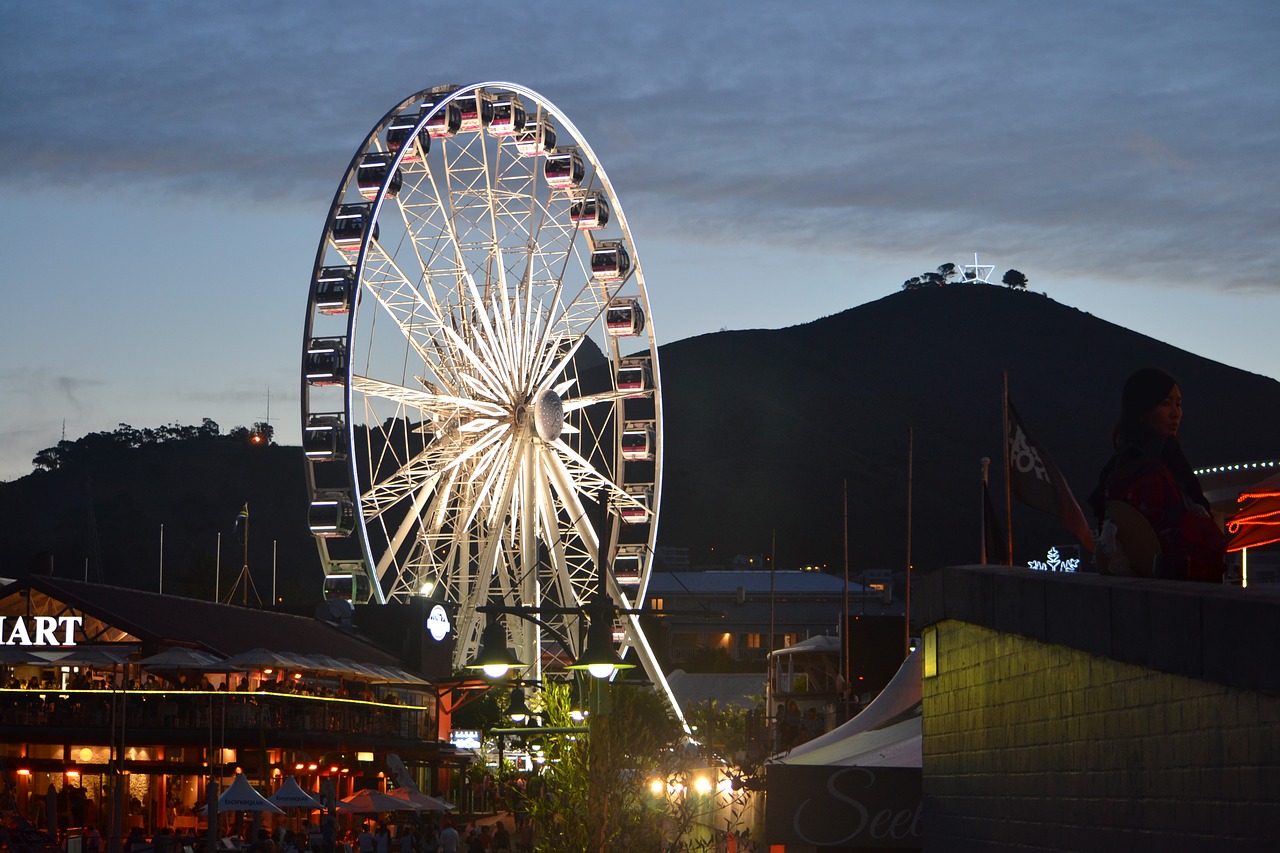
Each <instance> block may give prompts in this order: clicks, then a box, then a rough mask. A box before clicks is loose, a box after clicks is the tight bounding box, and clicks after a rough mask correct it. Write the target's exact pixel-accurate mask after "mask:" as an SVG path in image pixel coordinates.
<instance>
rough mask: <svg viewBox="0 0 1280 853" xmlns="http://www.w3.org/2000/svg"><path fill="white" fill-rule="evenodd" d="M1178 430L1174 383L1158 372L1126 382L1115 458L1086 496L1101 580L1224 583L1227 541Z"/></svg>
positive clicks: (1178, 403) (1138, 374) (1179, 420)
mask: <svg viewBox="0 0 1280 853" xmlns="http://www.w3.org/2000/svg"><path fill="white" fill-rule="evenodd" d="M1181 423H1182V389H1181V388H1179V387H1178V382H1177V380H1175V379H1174V378H1173V377H1172V376H1170V375H1169V374H1168V373H1166V372H1165V371H1163V370H1160V369H1158V368H1155V367H1145V368H1143V369H1141V370H1138V371H1135V372H1134V373H1133V374H1132V375H1130V376H1129V378H1128V379H1127V380H1126V381H1125V383H1124V391H1123V393H1122V394H1121V401H1120V422H1119V423H1118V424H1117V425H1116V428H1115V431H1114V433H1113V435H1112V439H1113V443H1114V445H1115V455H1114V456H1112V457H1111V460H1110V461H1109V462H1107V464H1106V466H1105V467H1104V468H1103V469H1102V474H1101V475H1100V476H1099V478H1098V486H1097V488H1095V489H1094V490H1093V493H1092V494H1091V495H1090V496H1089V504H1090V506H1092V507H1093V511H1094V514H1095V516H1096V517H1097V519H1098V524H1099V530H1100V535H1099V558H1098V561H1099V568H1100V570H1101V571H1103V572H1104V573H1106V574H1136V575H1141V576H1144V577H1157V578H1168V579H1172V580H1193V581H1206V582H1209V583H1222V576H1223V572H1224V558H1225V555H1226V547H1227V542H1226V537H1225V536H1223V534H1222V530H1221V529H1220V528H1219V527H1218V524H1217V522H1216V521H1214V519H1213V516H1212V515H1210V514H1209V501H1208V500H1207V499H1206V498H1205V496H1204V492H1203V491H1202V490H1201V488H1200V483H1199V481H1198V480H1197V479H1196V476H1195V473H1194V472H1193V471H1192V468H1191V463H1189V462H1188V461H1187V458H1186V456H1184V455H1183V453H1182V445H1181V444H1180V443H1179V441H1178V428H1179V426H1180V425H1181ZM1139 517H1140V518H1139ZM1142 520H1145V522H1146V525H1145V526H1144V525H1143V524H1142ZM1144 539H1145V540H1147V542H1146V543H1145V544H1143V540H1144Z"/></svg>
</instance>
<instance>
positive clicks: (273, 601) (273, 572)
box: [271, 539, 277, 607]
mask: <svg viewBox="0 0 1280 853" xmlns="http://www.w3.org/2000/svg"><path fill="white" fill-rule="evenodd" d="M276 542H277V540H275V539H272V540H271V606H272V607H275V606H276Z"/></svg>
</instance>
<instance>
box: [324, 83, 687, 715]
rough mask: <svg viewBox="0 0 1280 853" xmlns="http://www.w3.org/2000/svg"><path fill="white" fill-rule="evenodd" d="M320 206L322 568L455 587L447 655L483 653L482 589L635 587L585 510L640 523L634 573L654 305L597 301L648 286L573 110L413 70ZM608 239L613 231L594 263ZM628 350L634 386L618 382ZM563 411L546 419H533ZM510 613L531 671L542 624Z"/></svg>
mask: <svg viewBox="0 0 1280 853" xmlns="http://www.w3.org/2000/svg"><path fill="white" fill-rule="evenodd" d="M424 108H425V110H426V111H425V112H424ZM393 131H395V132H394V133H393ZM392 169H394V170H395V171H394V172H392V171H391V170H392ZM379 170H380V171H379ZM329 216H330V221H329V223H328V224H327V226H326V229H325V234H324V236H323V238H322V240H321V242H320V245H319V247H318V248H317V254H316V262H315V266H314V267H313V281H312V290H311V295H310V297H309V301H308V312H309V313H308V322H307V326H306V329H305V333H304V334H305V340H306V342H307V349H306V351H305V355H304V365H305V369H304V382H303V405H302V414H303V426H304V429H305V430H307V432H304V436H306V441H305V442H304V444H306V445H307V466H308V467H307V476H308V485H309V487H310V488H311V489H312V492H313V495H314V497H313V503H312V513H313V519H318V521H316V520H313V531H314V532H315V533H316V536H317V541H318V544H319V548H320V552H321V558H322V562H323V564H324V567H325V572H326V575H329V576H331V578H330V579H331V580H332V579H333V578H336V577H340V576H350V574H351V566H352V564H353V562H354V560H355V559H358V560H359V561H360V563H361V564H362V565H363V567H364V568H363V570H364V573H365V574H367V575H368V577H367V578H366V581H367V584H366V585H365V587H364V589H363V590H360V589H357V588H354V587H353V588H352V590H351V592H350V593H349V594H350V595H352V597H354V596H355V595H360V596H361V600H367V599H368V600H376V601H378V602H384V601H386V600H388V599H389V598H390V599H401V598H407V597H409V596H411V595H414V594H416V593H417V592H418V591H419V590H420V589H421V588H423V586H424V584H426V583H428V582H430V583H434V584H438V586H437V589H438V590H439V594H440V595H442V596H444V597H445V598H446V599H447V600H449V601H451V602H454V603H456V605H457V607H458V608H459V610H458V626H459V627H458V629H459V632H460V633H459V639H458V643H457V644H456V645H455V651H454V655H455V657H454V663H455V665H458V664H461V662H463V661H465V660H468V659H469V658H470V657H472V656H473V655H474V653H475V651H476V648H477V645H478V642H479V637H480V633H481V632H480V629H481V626H482V625H483V624H484V622H485V621H486V620H485V617H484V615H483V614H481V613H480V612H479V611H478V610H476V608H478V607H482V606H484V605H485V604H489V603H491V600H498V601H502V602H504V603H506V604H508V605H512V606H515V605H524V606H532V607H537V606H538V605H539V603H540V602H548V603H551V602H555V603H558V604H561V605H564V606H572V607H579V606H581V604H582V603H583V602H584V601H586V600H587V599H588V598H589V596H590V595H591V594H593V591H594V590H595V589H596V588H597V585H598V584H599V583H600V582H602V581H605V582H607V583H608V584H609V592H610V594H611V595H613V596H614V598H615V599H616V600H630V599H629V598H627V594H628V593H630V592H631V591H632V589H633V587H632V586H631V585H624V587H619V586H618V584H617V582H616V580H615V579H604V578H601V576H600V572H601V571H602V569H601V567H602V566H606V565H609V564H611V562H612V560H613V557H614V553H612V552H613V551H616V550H617V549H618V548H619V547H620V546H619V545H618V543H617V541H615V540H616V539H617V538H618V537H616V536H615V537H612V538H611V540H610V541H606V542H603V543H601V542H598V541H597V539H598V536H599V535H601V534H598V533H597V531H596V530H594V529H593V525H592V519H593V518H594V516H595V515H596V513H595V510H594V507H596V506H601V507H603V508H604V509H605V511H606V512H608V513H610V514H612V515H614V516H615V517H617V516H622V517H623V520H625V521H643V522H644V524H641V525H640V526H637V527H631V528H628V530H629V532H630V533H631V534H632V535H631V537H630V538H629V539H628V540H627V542H628V544H627V546H626V547H632V546H633V545H635V544H639V546H640V551H641V553H642V555H643V556H642V558H641V560H642V564H641V575H640V576H641V579H642V580H641V584H643V583H645V580H644V579H645V578H647V577H648V570H649V562H650V560H651V559H652V558H651V554H652V551H653V545H654V541H655V536H656V532H655V531H656V527H657V526H656V524H655V523H654V521H655V519H656V510H657V506H658V491H659V487H660V480H661V477H660V475H661V453H662V445H661V438H660V437H661V435H662V431H661V420H662V410H661V392H660V381H659V371H658V364H657V344H656V340H655V338H654V336H653V332H652V328H651V326H643V327H642V326H640V325H638V324H633V325H634V328H631V329H621V330H620V329H619V328H618V326H617V325H616V321H615V323H614V324H613V325H610V324H609V322H608V319H607V317H606V314H607V313H608V312H609V311H610V309H611V307H613V306H614V305H616V304H618V300H622V299H626V300H629V304H634V305H635V306H636V310H638V311H641V312H642V313H643V315H644V316H645V317H646V318H648V313H649V306H648V301H647V296H646V295H645V289H644V281H643V276H642V275H641V273H640V265H639V260H638V258H636V257H635V249H634V244H633V242H632V239H631V233H630V230H629V228H628V226H627V223H626V219H625V216H624V215H623V213H622V209H621V207H620V205H619V204H618V202H617V199H616V196H615V195H614V193H613V188H612V186H611V185H610V183H609V180H608V177H607V176H606V175H605V172H604V170H603V168H602V167H601V165H600V163H599V161H598V159H597V158H596V156H595V154H594V152H592V151H591V149H590V147H589V146H587V144H586V142H585V141H584V140H583V139H582V137H581V135H580V134H579V132H578V130H577V128H575V127H574V126H573V124H572V123H571V122H570V121H569V120H568V118H567V117H566V116H564V114H563V113H561V112H560V111H559V110H558V109H556V108H555V107H553V106H552V105H550V104H549V103H548V102H546V101H545V99H543V98H542V97H541V96H539V95H537V94H536V93H535V92H532V91H531V90H528V89H526V88H524V87H522V86H517V85H514V84H509V83H479V84H473V85H469V86H462V87H441V88H438V89H431V90H424V91H423V92H419V93H418V94H416V95H414V96H413V97H411V98H409V99H407V100H405V101H403V102H401V103H400V104H399V105H398V106H397V107H396V108H395V109H394V110H392V111H391V112H390V113H388V117H387V119H386V120H385V121H384V122H383V123H381V124H380V125H379V126H378V127H375V128H374V130H373V132H372V133H371V134H370V135H369V137H368V139H367V141H366V144H365V145H364V146H363V148H362V150H361V151H359V152H358V153H357V156H356V157H355V158H354V159H353V160H352V166H351V168H350V169H349V170H348V171H347V173H346V175H345V177H344V178H343V180H342V182H341V183H340V184H339V187H338V192H337V194H336V196H335V198H334V201H333V204H332V206H331V207H330V214H329ZM600 246H605V247H606V251H611V249H610V248H609V247H612V246H617V247H618V251H617V254H616V255H615V256H614V257H613V258H610V259H609V260H608V262H607V263H606V265H605V266H600V264H599V260H598V258H597V257H595V253H596V249H597V248H598V247H600ZM624 255H625V257H624ZM362 300H363V303H364V307H363V308H362V307H361V301H362ZM624 348H630V349H631V350H632V352H633V354H631V355H627V356H626V357H625V358H624V357H623V355H622V353H623V351H624ZM637 366H639V367H640V368H641V372H642V374H643V377H644V379H645V381H644V383H643V386H644V387H642V388H636V387H634V383H631V382H628V384H631V385H632V387H631V388H627V389H622V388H618V387H616V383H617V381H618V380H617V379H616V378H614V377H618V376H619V375H620V374H621V371H622V370H624V368H625V369H627V370H630V371H633V372H634V370H635V368H636V367H637ZM630 375H632V374H631V373H629V374H628V376H630ZM555 412H560V413H561V414H562V417H561V418H560V423H559V424H557V423H555V422H548V421H547V420H546V418H547V415H548V414H552V413H555ZM553 417H554V414H553ZM637 421H639V422H643V423H644V424H645V426H644V429H646V430H649V431H650V433H651V436H652V437H653V438H652V439H651V441H650V444H649V445H647V446H646V448H647V450H648V449H651V450H652V451H653V458H652V459H645V460H643V461H642V462H641V464H639V465H633V464H632V463H633V461H635V460H634V458H633V457H634V456H635V454H634V453H632V454H631V455H629V456H628V455H627V454H626V451H624V432H625V430H626V429H630V430H632V434H631V436H630V438H627V441H629V442H631V443H630V444H627V445H626V446H627V447H631V446H634V442H633V441H631V439H633V438H634V430H635V429H636V427H634V426H631V424H633V423H634V422H637ZM337 430H341V431H344V432H345V436H343V435H342V434H341V433H339V432H336V431H337ZM344 437H345V439H346V441H345V443H344V442H343V441H342V440H341V439H342V438H344ZM335 484H342V485H339V486H335ZM335 490H338V491H339V496H340V497H341V498H342V500H338V501H335V500H334V494H333V493H334V491H335ZM343 501H346V502H347V503H348V504H349V505H350V513H349V515H352V516H354V521H352V522H350V523H349V524H348V523H347V522H346V521H344V520H343V519H344V518H345V516H343V515H342V512H341V510H342V508H343ZM335 505H336V506H338V507H339V517H338V519H337V522H336V523H334V524H330V523H328V522H329V520H330V519H331V518H332V515H331V513H332V512H333V510H332V509H331V508H332V507H333V506H335ZM649 507H652V511H650V510H649ZM326 513H330V515H326ZM344 539H347V540H351V541H347V542H344V541H343V540H344ZM640 540H643V541H642V542H641V541H640ZM351 554H357V555H359V557H357V558H353V557H352V556H350V555H351ZM624 589H625V591H624ZM635 597H636V598H642V597H643V591H642V590H641V591H640V592H637V593H635ZM553 609H554V608H552V607H550V606H548V608H547V613H545V614H544V617H545V618H544V621H545V623H546V625H547V626H548V627H549V628H550V629H551V633H554V634H558V637H557V639H559V640H560V641H561V642H566V643H568V644H569V646H570V649H571V653H572V654H577V652H578V648H577V647H578V646H580V644H581V638H580V637H579V636H578V631H577V628H578V627H580V626H579V625H578V623H577V621H576V620H577V619H578V618H579V617H576V616H571V615H566V614H564V613H552V612H551V611H552V610H553ZM627 629H628V631H627V633H628V640H627V642H628V643H631V642H632V639H631V626H630V625H628V626H627ZM509 631H510V635H511V638H512V641H513V642H515V643H518V644H519V645H520V653H521V654H522V656H523V655H526V654H527V655H529V657H528V660H530V662H531V666H532V667H533V668H534V671H535V672H539V673H540V665H541V661H542V660H543V658H544V651H543V644H544V643H546V642H550V640H549V639H548V638H547V636H545V634H546V632H544V631H543V630H542V629H540V628H539V627H537V626H532V625H530V624H524V623H521V624H515V625H511V626H509ZM642 639H643V638H641V640H642ZM637 645H642V643H641V644H637ZM547 653H548V654H549V653H550V652H547ZM650 658H651V656H650ZM652 663H653V662H652V660H648V659H647V660H646V666H650V665H652ZM659 675H660V674H659ZM676 713H677V714H678V713H679V712H678V709H677V710H676Z"/></svg>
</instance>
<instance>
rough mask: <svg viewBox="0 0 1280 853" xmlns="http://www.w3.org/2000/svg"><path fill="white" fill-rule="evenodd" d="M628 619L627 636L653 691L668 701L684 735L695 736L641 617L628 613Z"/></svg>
mask: <svg viewBox="0 0 1280 853" xmlns="http://www.w3.org/2000/svg"><path fill="white" fill-rule="evenodd" d="M626 617H627V626H628V628H627V636H628V637H629V638H630V639H631V641H632V642H633V643H634V646H633V648H634V649H635V652H636V654H637V655H638V656H639V657H640V665H641V666H643V667H644V671H645V673H646V674H647V675H648V676H649V680H650V681H652V682H653V689H654V690H656V691H658V695H659V696H661V697H662V698H663V699H665V700H666V702H667V706H668V707H669V708H670V709H671V713H672V714H674V715H675V718H676V719H677V720H679V721H680V727H681V728H682V729H684V733H685V734H693V730H692V729H690V728H689V722H688V721H687V720H686V719H685V718H684V712H683V711H681V710H680V703H679V702H677V701H676V694H675V693H673V692H672V691H671V685H670V684H668V683H667V676H666V674H665V673H663V671H662V667H661V666H659V665H658V659H657V658H656V657H655V656H654V654H653V649H652V648H651V647H650V646H649V638H648V637H646V636H645V635H644V629H642V628H641V627H640V619H639V617H637V616H636V614H634V613H628V614H626Z"/></svg>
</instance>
